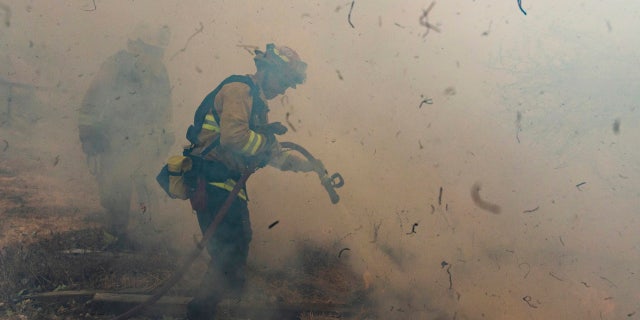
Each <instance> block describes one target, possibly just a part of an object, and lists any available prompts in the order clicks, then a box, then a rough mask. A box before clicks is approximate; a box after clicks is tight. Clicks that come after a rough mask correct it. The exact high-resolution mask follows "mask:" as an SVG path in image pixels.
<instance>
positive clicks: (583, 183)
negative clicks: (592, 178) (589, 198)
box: [576, 181, 587, 191]
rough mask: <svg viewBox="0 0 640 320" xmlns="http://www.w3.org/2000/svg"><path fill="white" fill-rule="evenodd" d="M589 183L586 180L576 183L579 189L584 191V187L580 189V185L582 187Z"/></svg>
mask: <svg viewBox="0 0 640 320" xmlns="http://www.w3.org/2000/svg"><path fill="white" fill-rule="evenodd" d="M585 184H587V183H586V182H584V181H583V182H580V183H578V184H576V188H578V190H580V191H582V189H580V187H582V186H583V185H585Z"/></svg>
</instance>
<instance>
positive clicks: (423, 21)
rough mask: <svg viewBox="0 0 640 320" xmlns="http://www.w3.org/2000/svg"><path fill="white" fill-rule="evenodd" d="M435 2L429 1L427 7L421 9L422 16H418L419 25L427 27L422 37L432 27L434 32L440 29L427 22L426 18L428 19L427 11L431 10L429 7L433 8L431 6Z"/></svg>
mask: <svg viewBox="0 0 640 320" xmlns="http://www.w3.org/2000/svg"><path fill="white" fill-rule="evenodd" d="M435 4H436V2H435V1H433V2H431V4H430V5H429V7H428V8H427V10H422V16H420V20H419V21H420V25H421V26H424V27H425V28H427V31H425V32H424V34H423V35H422V37H423V38H424V37H426V36H427V35H428V34H429V31H431V30H432V29H433V31H435V32H440V29H438V27H436V26H434V25H432V24H431V23H429V21H428V19H429V17H428V16H429V12H430V11H431V9H433V6H434V5H435Z"/></svg>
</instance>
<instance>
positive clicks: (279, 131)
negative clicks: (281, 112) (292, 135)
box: [255, 122, 288, 136]
mask: <svg viewBox="0 0 640 320" xmlns="http://www.w3.org/2000/svg"><path fill="white" fill-rule="evenodd" d="M255 131H256V132H258V133H262V134H275V135H279V136H281V135H283V134H285V133H287V131H288V129H287V127H285V126H284V125H283V124H282V123H280V122H272V123H269V124H265V125H261V126H258V127H257V128H256V130H255Z"/></svg>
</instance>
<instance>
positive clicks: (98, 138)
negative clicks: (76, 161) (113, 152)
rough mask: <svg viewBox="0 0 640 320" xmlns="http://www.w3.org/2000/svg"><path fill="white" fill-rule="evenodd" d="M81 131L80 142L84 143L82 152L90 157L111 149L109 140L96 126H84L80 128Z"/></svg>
mask: <svg viewBox="0 0 640 320" xmlns="http://www.w3.org/2000/svg"><path fill="white" fill-rule="evenodd" d="M78 130H79V131H80V132H79V133H80V142H82V151H84V153H85V154H87V155H89V156H94V155H97V154H100V153H103V152H105V151H107V148H108V147H109V139H107V137H106V136H105V135H104V133H103V132H102V131H100V130H99V129H98V128H96V127H94V126H85V125H82V126H80V127H79V128H78Z"/></svg>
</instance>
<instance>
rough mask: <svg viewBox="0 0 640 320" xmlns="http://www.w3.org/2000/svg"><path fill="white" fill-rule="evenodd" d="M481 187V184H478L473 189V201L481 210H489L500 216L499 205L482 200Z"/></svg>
mask: <svg viewBox="0 0 640 320" xmlns="http://www.w3.org/2000/svg"><path fill="white" fill-rule="evenodd" d="M480 187H481V186H480V184H479V183H477V182H476V183H475V184H474V185H473V186H472V187H471V199H473V202H474V203H475V204H476V205H477V206H478V207H479V208H480V209H483V210H487V211H489V212H491V213H493V214H499V213H500V206H498V205H497V204H493V203H490V202H487V201H484V200H482V198H480Z"/></svg>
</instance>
